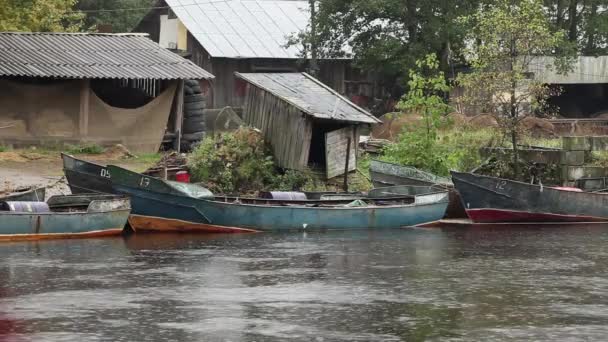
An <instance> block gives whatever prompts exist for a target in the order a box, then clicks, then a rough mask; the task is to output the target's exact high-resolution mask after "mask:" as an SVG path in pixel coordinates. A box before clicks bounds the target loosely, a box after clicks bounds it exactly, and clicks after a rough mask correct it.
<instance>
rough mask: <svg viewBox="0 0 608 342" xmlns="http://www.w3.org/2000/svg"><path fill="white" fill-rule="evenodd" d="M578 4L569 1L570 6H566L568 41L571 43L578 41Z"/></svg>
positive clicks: (575, 1) (572, 0)
mask: <svg viewBox="0 0 608 342" xmlns="http://www.w3.org/2000/svg"><path fill="white" fill-rule="evenodd" d="M578 2H579V0H570V4H569V5H568V20H569V28H568V40H569V41H571V42H573V43H576V42H577V41H578V39H577V38H578V14H577V7H578Z"/></svg>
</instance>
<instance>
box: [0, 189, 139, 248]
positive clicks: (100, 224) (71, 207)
mask: <svg viewBox="0 0 608 342" xmlns="http://www.w3.org/2000/svg"><path fill="white" fill-rule="evenodd" d="M130 211H131V207H130V204H129V199H128V198H127V197H125V196H116V195H98V194H88V195H68V196H53V197H51V198H49V200H48V201H47V202H27V201H0V240H39V239H57V238H84V237H99V236H108V235H118V234H121V233H122V230H123V228H124V226H125V224H126V223H127V219H128V217H129V213H130Z"/></svg>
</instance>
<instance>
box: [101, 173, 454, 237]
mask: <svg viewBox="0 0 608 342" xmlns="http://www.w3.org/2000/svg"><path fill="white" fill-rule="evenodd" d="M107 168H108V170H109V172H110V174H111V175H112V178H111V180H112V181H111V183H112V188H113V190H114V191H115V192H116V193H120V194H126V195H129V196H130V197H131V201H132V205H133V212H132V215H131V218H130V219H129V222H130V223H131V226H136V227H141V226H142V225H144V226H145V227H147V228H149V229H151V228H155V229H157V230H163V229H166V230H175V229H176V228H175V227H178V228H177V230H179V229H185V228H187V227H193V228H194V227H197V225H202V226H203V227H204V226H205V225H215V226H221V227H239V228H241V229H249V230H254V231H284V230H345V229H378V228H400V227H404V226H414V225H417V224H421V223H425V222H430V221H436V220H439V219H441V218H442V217H443V215H444V212H445V209H446V207H447V205H448V193H447V191H446V190H442V189H437V190H433V191H432V192H428V187H422V188H421V189H422V191H415V190H413V191H412V192H411V194H409V195H404V194H398V195H396V196H393V195H384V196H381V197H379V198H371V197H348V198H340V199H329V200H275V199H262V198H246V197H222V196H214V195H213V194H212V193H211V192H210V191H209V190H207V189H205V188H202V187H200V186H197V185H194V184H187V183H178V182H172V181H165V180H161V179H158V178H153V177H149V176H146V175H142V174H138V173H135V172H132V171H129V170H126V169H123V168H120V167H117V166H113V165H109V166H108V167H107ZM136 230H137V229H136Z"/></svg>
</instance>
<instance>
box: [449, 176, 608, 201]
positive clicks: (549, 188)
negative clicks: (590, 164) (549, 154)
mask: <svg viewBox="0 0 608 342" xmlns="http://www.w3.org/2000/svg"><path fill="white" fill-rule="evenodd" d="M450 173H451V174H452V178H454V177H455V178H456V179H458V181H460V182H463V183H466V184H469V185H473V186H476V187H478V188H480V189H484V190H487V191H489V192H492V193H495V194H497V195H502V196H507V195H505V194H503V193H500V192H496V191H493V190H492V189H489V188H488V187H485V186H483V185H479V184H475V183H471V181H469V180H465V179H463V178H460V177H459V175H470V176H473V177H476V178H484V179H490V180H493V181H496V180H499V181H506V182H510V183H516V184H519V185H524V186H528V187H534V188H538V189H542V191H547V190H548V191H559V192H563V193H568V194H579V196H580V195H583V196H589V195H591V196H597V197H604V196H606V195H608V193H601V192H586V191H570V190H564V189H557V188H554V187H553V186H545V185H537V184H530V183H525V182H521V181H517V180H511V179H506V178H499V177H492V176H484V175H480V174H476V173H468V172H457V171H450Z"/></svg>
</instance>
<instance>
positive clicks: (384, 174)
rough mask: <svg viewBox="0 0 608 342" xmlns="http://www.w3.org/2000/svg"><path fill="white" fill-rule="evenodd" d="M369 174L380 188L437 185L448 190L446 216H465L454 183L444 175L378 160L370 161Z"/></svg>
mask: <svg viewBox="0 0 608 342" xmlns="http://www.w3.org/2000/svg"><path fill="white" fill-rule="evenodd" d="M369 171H370V176H371V179H372V184H373V185H374V187H377V188H382V187H387V186H395V185H416V186H438V187H439V188H445V189H447V190H448V196H449V204H448V208H447V209H446V211H445V217H446V218H464V217H467V215H466V213H465V211H464V208H463V207H462V201H461V200H460V196H459V195H458V192H457V191H456V190H454V184H453V183H452V181H451V180H449V179H448V178H445V177H440V176H437V175H434V174H432V173H430V172H426V171H422V170H418V169H417V168H415V167H411V166H403V165H397V164H393V163H388V162H384V161H380V160H372V161H371V162H370V167H369Z"/></svg>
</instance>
